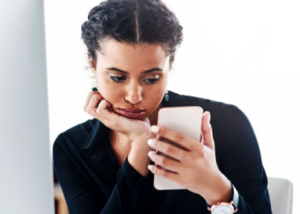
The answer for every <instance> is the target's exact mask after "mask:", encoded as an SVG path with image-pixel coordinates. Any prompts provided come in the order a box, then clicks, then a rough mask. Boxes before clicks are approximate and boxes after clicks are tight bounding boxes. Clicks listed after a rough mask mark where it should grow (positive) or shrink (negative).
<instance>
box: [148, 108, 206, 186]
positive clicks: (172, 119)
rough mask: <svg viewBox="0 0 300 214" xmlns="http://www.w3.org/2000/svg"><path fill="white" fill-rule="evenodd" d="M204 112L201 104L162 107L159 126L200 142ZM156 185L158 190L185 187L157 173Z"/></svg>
mask: <svg viewBox="0 0 300 214" xmlns="http://www.w3.org/2000/svg"><path fill="white" fill-rule="evenodd" d="M202 114H203V109H202V108H201V107H199V106H187V107H168V108H162V109H160V111H159V112H158V126H163V127H166V128H169V129H172V130H174V131H177V132H180V133H182V134H184V135H187V136H189V137H190V138H192V139H194V140H196V141H199V142H200V137H201V124H202ZM154 187H155V188H156V189H158V190H178V189H185V188H184V187H182V186H180V185H178V184H177V183H175V182H173V181H170V180H168V179H166V178H163V177H160V176H157V175H154Z"/></svg>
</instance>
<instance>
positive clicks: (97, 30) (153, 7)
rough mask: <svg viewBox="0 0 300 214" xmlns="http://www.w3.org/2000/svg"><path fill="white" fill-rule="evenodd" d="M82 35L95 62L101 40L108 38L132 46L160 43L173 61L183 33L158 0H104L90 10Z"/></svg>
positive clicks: (175, 19)
mask: <svg viewBox="0 0 300 214" xmlns="http://www.w3.org/2000/svg"><path fill="white" fill-rule="evenodd" d="M81 38H82V39H83V41H84V43H85V45H86V46H87V49H88V55H90V56H91V57H92V59H93V60H94V61H95V62H96V61H97V57H96V50H98V51H100V52H101V47H100V43H101V42H103V41H104V40H105V39H110V38H112V39H115V40H117V41H118V42H125V43H129V44H133V45H134V44H139V43H147V44H157V45H160V46H161V47H162V48H163V49H164V51H165V52H166V54H167V56H168V55H170V62H173V61H174V57H175V52H176V49H177V47H178V46H179V45H180V44H181V42H182V39H183V35H182V26H181V25H180V24H179V21H178V19H177V17H176V16H175V14H174V13H173V12H172V11H171V10H170V9H168V8H167V6H166V5H165V4H164V3H163V2H162V1H160V0H107V1H104V2H101V3H100V4H99V5H98V6H96V7H94V8H93V9H92V10H91V11H90V12H89V15H88V20H87V21H86V22H84V23H83V24H82V26H81Z"/></svg>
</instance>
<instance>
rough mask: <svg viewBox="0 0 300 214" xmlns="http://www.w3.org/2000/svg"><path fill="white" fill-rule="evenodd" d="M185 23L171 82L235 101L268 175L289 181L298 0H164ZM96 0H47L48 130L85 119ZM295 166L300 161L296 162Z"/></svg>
mask: <svg viewBox="0 0 300 214" xmlns="http://www.w3.org/2000/svg"><path fill="white" fill-rule="evenodd" d="M165 2H166V3H167V4H168V5H169V6H170V7H171V8H172V9H173V11H174V12H175V13H176V14H177V16H178V18H179V20H180V21H181V23H182V25H183V27H184V37H185V38H184V42H183V44H182V46H181V48H180V50H179V51H178V54H177V56H176V60H177V61H176V64H175V68H174V70H173V75H172V78H171V80H170V83H169V87H168V88H169V89H170V90H174V91H176V92H179V93H182V94H190V95H195V96H200V97H205V98H210V99H214V100H218V101H223V102H227V103H232V104H235V105H237V106H238V107H240V108H241V109H242V110H243V111H244V112H245V113H246V115H247V116H248V118H249V119H250V121H251V123H252V125H253V127H254V130H255V132H256V135H257V138H258V140H259V144H260V149H261V153H262V158H263V164H264V166H265V169H266V172H267V174H268V176H274V177H283V178H287V179H289V180H291V181H292V182H293V183H294V192H295V193H294V202H295V203H294V204H296V202H297V201H299V199H300V194H299V191H300V174H299V173H297V171H298V170H297V168H296V163H297V162H298V163H299V162H300V156H299V155H298V145H299V144H300V140H299V137H298V134H299V131H298V129H299V128H300V126H299V122H298V121H300V113H299V109H300V102H299V91H300V64H299V57H300V39H299V38H300V28H299V24H300V23H299V21H298V20H300V13H299V10H300V7H299V5H298V4H297V2H296V1H283V0H280V1H279V0H278V1H271V0H266V1H263V0H259V1H258V0H255V1H249V2H248V1H247V2H245V1H238V0H236V1H234V0H229V1H221V0H219V1H200V0H187V1H175V0H166V1H165ZM98 3H99V1H95V0H90V1H79V0H73V1H70V0H64V1H53V0H52V1H50V0H45V10H46V11H45V12H46V39H47V57H48V80H49V109H50V136H51V139H50V140H51V142H53V141H54V140H55V138H56V136H57V135H58V134H59V133H61V132H62V131H64V130H66V129H68V128H70V127H72V126H74V125H76V124H78V123H81V122H84V121H86V120H87V119H90V118H92V117H90V116H89V115H88V114H87V113H85V112H84V111H83V106H84V103H85V99H86V95H87V93H88V92H89V90H90V84H91V80H90V79H89V77H87V75H86V74H85V68H84V65H85V64H86V58H85V54H86V50H85V47H84V45H83V42H82V41H81V39H80V35H81V31H80V27H81V24H82V23H83V22H84V21H85V20H86V19H87V14H88V12H89V10H90V9H91V8H92V7H93V6H95V5H97V4H98ZM298 168H299V167H298ZM294 213H300V209H299V208H297V207H296V206H294Z"/></svg>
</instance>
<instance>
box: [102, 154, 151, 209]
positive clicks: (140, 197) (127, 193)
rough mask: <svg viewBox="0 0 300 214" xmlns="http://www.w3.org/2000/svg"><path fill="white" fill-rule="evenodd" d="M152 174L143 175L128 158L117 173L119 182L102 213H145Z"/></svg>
mask: <svg viewBox="0 0 300 214" xmlns="http://www.w3.org/2000/svg"><path fill="white" fill-rule="evenodd" d="M151 184H152V180H151V177H150V176H146V177H143V176H142V175H141V174H140V173H139V172H137V171H136V170H135V169H134V168H133V167H132V166H131V165H130V164H129V161H128V159H126V160H125V161H124V163H123V165H122V167H121V168H120V169H119V171H118V174H117V182H116V185H115V187H114V190H113V192H112V194H111V195H110V197H109V200H108V201H107V203H106V205H105V207H104V208H103V210H102V212H101V214H108V213H130V214H134V213H137V214H138V213H144V212H145V210H144V209H145V203H146V202H147V198H146V197H147V189H148V188H149V186H150V185H151Z"/></svg>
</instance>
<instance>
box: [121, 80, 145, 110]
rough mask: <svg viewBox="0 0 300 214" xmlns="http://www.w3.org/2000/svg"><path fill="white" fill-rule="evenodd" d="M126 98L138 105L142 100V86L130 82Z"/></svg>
mask: <svg viewBox="0 0 300 214" xmlns="http://www.w3.org/2000/svg"><path fill="white" fill-rule="evenodd" d="M125 100H126V101H127V102H129V103H130V104H132V105H137V104H139V103H140V102H142V100H143V96H142V87H141V86H139V85H138V84H135V83H133V84H130V85H129V88H128V89H127V90H126V95H125Z"/></svg>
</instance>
